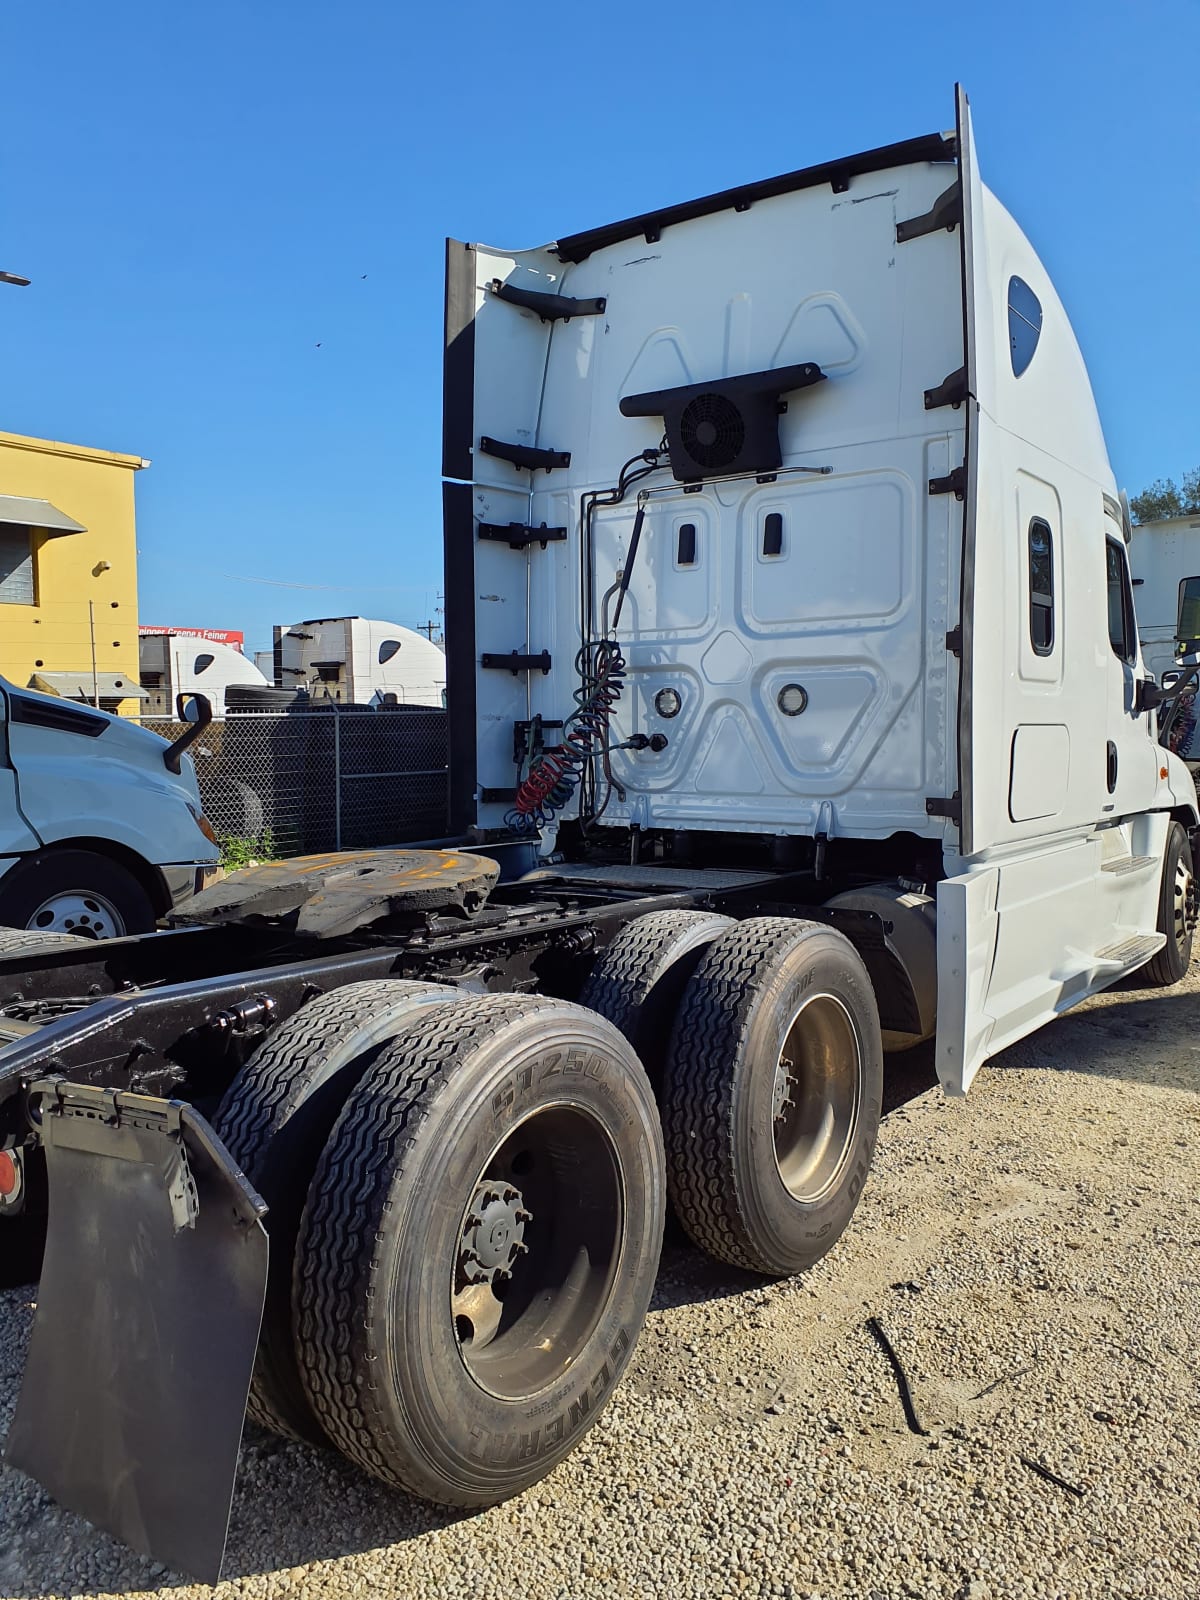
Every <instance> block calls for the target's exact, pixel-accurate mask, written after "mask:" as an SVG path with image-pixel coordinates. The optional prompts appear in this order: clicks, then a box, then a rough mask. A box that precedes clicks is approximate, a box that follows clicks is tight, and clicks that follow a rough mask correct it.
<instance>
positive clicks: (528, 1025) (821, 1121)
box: [216, 912, 882, 1507]
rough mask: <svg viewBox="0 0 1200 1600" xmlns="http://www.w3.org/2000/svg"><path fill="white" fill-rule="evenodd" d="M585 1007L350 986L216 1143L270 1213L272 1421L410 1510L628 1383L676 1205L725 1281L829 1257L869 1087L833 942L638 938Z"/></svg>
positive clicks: (225, 1113)
mask: <svg viewBox="0 0 1200 1600" xmlns="http://www.w3.org/2000/svg"><path fill="white" fill-rule="evenodd" d="M582 998H583V999H584V1000H586V1001H588V1002H590V1004H586V1005H585V1004H579V1005H576V1004H570V1003H567V1002H564V1001H559V1000H550V999H545V998H542V997H539V996H526V995H491V994H489V995H471V994H467V993H465V992H464V991H461V990H458V989H455V988H452V987H449V986H444V985H438V984H431V983H419V982H403V981H392V980H385V981H380V982H373V983H364V984H354V985H350V986H348V987H347V988H344V989H341V990H338V991H335V992H333V993H331V994H328V995H325V996H322V997H320V998H319V999H316V1000H314V1001H312V1002H310V1004H308V1005H307V1006H305V1007H304V1008H302V1010H301V1011H300V1012H298V1013H297V1014H296V1015H295V1016H294V1017H292V1018H291V1019H290V1020H289V1021H288V1022H287V1023H285V1024H284V1025H283V1026H282V1027H280V1028H279V1029H278V1030H277V1031H276V1032H275V1033H274V1034H273V1035H272V1036H271V1037H270V1038H269V1039H268V1040H267V1041H266V1043H265V1044H264V1045H263V1046H261V1047H260V1049H259V1050H258V1052H257V1053H256V1054H255V1056H254V1057H252V1058H251V1060H250V1061H249V1062H248V1063H247V1065H246V1066H245V1067H244V1068H243V1069H242V1072H241V1073H240V1074H239V1075H238V1077H237V1078H236V1079H235V1081H234V1083H233V1084H232V1086H231V1088H230V1090H229V1092H228V1094H227V1095H226V1098H225V1100H224V1101H223V1103H222V1106H221V1107H220V1109H219V1111H218V1113H217V1116H216V1126H217V1131H218V1132H219V1133H220V1134H221V1136H222V1138H223V1139H224V1140H225V1142H226V1143H227V1144H228V1146H229V1148H230V1150H231V1151H232V1153H233V1154H234V1156H235V1157H236V1158H237V1159H238V1161H239V1162H240V1164H241V1165H242V1166H243V1168H244V1170H245V1171H246V1173H247V1175H248V1177H249V1178H250V1179H251V1181H252V1182H253V1183H254V1184H255V1186H256V1187H257V1188H259V1189H260V1190H261V1192H262V1193H263V1194H264V1197H265V1198H266V1199H267V1201H268V1203H269V1205H270V1207H271V1211H270V1214H269V1218H268V1227H269V1230H270V1233H271V1243H272V1266H271V1273H270V1280H269V1283H268V1294H267V1307H266V1311H265V1314H264V1320H263V1331H262V1336H261V1340H260V1347H259V1353H258V1359H257V1363H256V1367H255V1373H254V1379H253V1386H252V1390H251V1398H250V1411H251V1414H252V1415H253V1416H255V1417H256V1418H257V1419H258V1420H259V1421H261V1422H263V1423H266V1424H267V1425H269V1426H271V1427H273V1428H275V1429H276V1430H278V1431H280V1432H282V1433H284V1434H288V1435H291V1436H294V1437H302V1438H308V1439H313V1440H326V1441H328V1442H331V1443H333V1444H334V1445H336V1446H337V1447H338V1448H339V1449H340V1450H341V1451H342V1452H343V1453H344V1454H345V1455H346V1456H348V1457H349V1458H350V1459H351V1460H352V1461H355V1462H356V1463H358V1464H359V1465H360V1466H362V1467H363V1468H365V1469H366V1470H367V1471H369V1472H371V1473H372V1474H374V1475H375V1476H376V1477H378V1478H381V1479H382V1480H384V1481H385V1482H387V1483H390V1484H393V1485H395V1486H396V1487H398V1488H401V1489H404V1490H408V1491H410V1492H412V1493H414V1494H417V1495H420V1496H421V1497H423V1498H426V1499H429V1500H433V1501H436V1502H439V1503H442V1504H445V1505H451V1506H459V1507H476V1506H482V1505H487V1504H491V1503H494V1502H496V1501H498V1500H502V1499H505V1498H507V1497H508V1496H510V1495H512V1494H515V1493H517V1492H518V1491H520V1490H521V1489H523V1488H526V1487H528V1486H529V1485H530V1484H531V1483H534V1482H536V1481H537V1480H538V1479H539V1478H541V1477H543V1476H544V1475H545V1473H547V1472H548V1471H549V1470H550V1469H551V1468H552V1467H553V1466H554V1465H555V1464H556V1463H557V1462H558V1461H560V1460H561V1459H562V1458H563V1457H564V1456H565V1455H566V1454H567V1453H568V1452H569V1451H570V1450H571V1449H572V1448H573V1447H574V1446H575V1444H577V1443H578V1441H579V1439H580V1437H581V1436H582V1434H583V1433H584V1432H585V1431H586V1430H587V1429H588V1428H589V1427H590V1426H591V1425H592V1424H593V1423H594V1422H595V1420H596V1418H597V1416H598V1415H599V1412H600V1411H601V1409H602V1408H603V1406H604V1404H605V1402H606V1401H607V1399H608V1397H609V1395H610V1394H611V1392H612V1390H613V1389H614V1387H615V1385H616V1383H617V1382H618V1381H619V1379H620V1376H621V1373H622V1371H623V1370H624V1368H625V1365H626V1363H627V1362H628V1360H629V1357H630V1355H631V1353H632V1350H633V1346H634V1344H635V1342H636V1339H637V1336H638V1333H639V1330H640V1328H641V1324H642V1321H643V1319H644V1316H645V1313H646V1308H647V1306H648V1304H649V1300H650V1295H651V1292H652V1290H653V1286H654V1278H655V1273H656V1269H657V1265H658V1257H659V1252H660V1247H661V1241H662V1233H663V1222H664V1216H665V1212H666V1207H667V1190H668V1188H669V1191H670V1197H671V1201H672V1202H673V1204H674V1207H675V1210H676V1212H677V1213H678V1215H679V1217H680V1219H681V1221H682V1222H683V1225H684V1227H685V1228H686V1229H687V1231H688V1232H689V1233H690V1234H691V1236H692V1237H693V1239H695V1241H696V1242H697V1243H698V1244H700V1245H701V1247H702V1248H704V1249H705V1250H707V1251H708V1252H709V1253H710V1254H712V1255H714V1256H716V1257H718V1258H719V1259H721V1260H723V1261H727V1262H731V1263H734V1264H736V1265H738V1266H742V1267H749V1268H752V1269H753V1270H756V1271H760V1272H766V1273H773V1274H784V1273H790V1272H795V1271H799V1270H802V1269H803V1268H804V1267H806V1266H808V1265H810V1264H811V1263H812V1262H813V1261H815V1260H816V1259H817V1258H818V1257H819V1256H820V1255H822V1254H823V1253H824V1252H825V1251H826V1250H827V1249H828V1248H829V1247H830V1245H831V1244H832V1243H833V1242H834V1240H835V1239H836V1238H837V1237H838V1235H839V1234H840V1232H841V1231H842V1229H843V1228H844V1227H845V1225H846V1222H847V1221H848V1220H849V1217H850V1214H851V1212H852V1211H853V1208H854V1204H855V1202H856V1200H857V1197H858V1194H859V1192H860V1191H861V1187H862V1181H863V1178H864V1177H865V1174H866V1169H867V1166H868V1164H869V1161H870V1155H871V1149H872V1146H873V1144H874V1138H875V1130H876V1128H877V1125H878V1116H879V1093H880V1079H881V1072H882V1054H881V1050H880V1045H879V1025H878V1019H877V1016H876V1014H875V1010H874V1002H873V999H872V996H871V990H870V985H869V983H868V981H867V977H866V973H865V971H864V970H863V968H862V965H861V962H860V961H859V959H858V957H857V956H856V955H855V953H854V951H853V949H852V948H851V947H850V946H849V945H848V944H847V943H846V941H845V940H844V939H842V938H841V937H840V936H839V935H837V934H835V933H833V932H832V931H831V930H829V929H828V928H826V927H824V926H822V925H817V924H810V923H802V922H797V921H789V920H783V919H758V918H756V919H752V920H751V921H748V922H743V923H733V922H731V921H730V920H729V919H728V918H724V917H716V916H711V915H708V914H706V913H691V912H685V913H679V912H668V913H662V914H659V915H656V916H651V917H646V918H641V919H639V920H638V921H636V922H634V923H631V924H629V925H627V926H626V928H625V929H624V930H622V932H621V933H620V934H619V935H618V937H617V938H616V939H615V940H614V941H613V943H612V944H611V945H610V946H609V947H608V949H607V950H606V951H605V952H604V954H603V956H602V957H601V959H600V961H599V962H598V963H597V965H596V968H595V970H594V972H593V974H592V978H591V979H590V980H589V983H588V985H587V987H586V989H585V991H584V995H583V997H582ZM602 1011H603V1012H606V1013H607V1015H601V1014H600V1012H602ZM643 1058H644V1060H645V1063H646V1066H645V1067H643ZM646 1068H649V1076H648V1075H647V1070H646ZM651 1078H653V1080H654V1086H653V1087H652V1083H651ZM656 1089H657V1095H656ZM660 1110H661V1121H660ZM664 1132H665V1147H664Z"/></svg>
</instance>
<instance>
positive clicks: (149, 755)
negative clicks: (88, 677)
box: [0, 678, 220, 943]
mask: <svg viewBox="0 0 1200 1600" xmlns="http://www.w3.org/2000/svg"><path fill="white" fill-rule="evenodd" d="M205 715H207V711H206V712H205ZM206 725H207V724H206V723H205V724H203V725H202V724H201V723H200V722H195V723H193V724H192V725H191V726H190V727H189V728H188V729H187V731H186V733H185V734H184V735H183V736H182V738H181V739H180V740H179V741H177V742H176V743H175V744H169V743H168V742H167V740H165V739H162V738H160V737H159V735H158V734H156V733H152V732H150V731H149V729H146V728H141V727H139V726H138V725H137V724H136V723H134V722H130V721H129V720H128V719H127V718H125V717H116V716H112V715H110V714H109V713H108V712H106V711H100V710H98V709H95V708H93V707H91V706H85V705H80V704H78V703H76V702H74V701H71V700H63V699H60V698H59V697H58V696H56V695H48V694H39V693H38V692H37V691H36V690H33V689H19V688H17V687H16V685H15V684H11V683H8V682H6V681H5V680H4V679H2V678H0V937H3V936H4V935H3V930H4V929H6V928H20V929H28V930H30V931H31V934H46V935H49V934H55V935H64V934H65V935H68V936H70V937H72V938H75V939H113V938H121V937H123V936H125V935H126V934H134V933H146V932H148V931H149V930H150V929H152V928H153V927H154V925H155V923H156V922H157V920H158V919H159V918H160V917H162V916H164V915H165V914H166V913H167V912H168V911H170V910H172V908H173V907H175V906H178V905H179V904H180V903H181V902H182V901H184V900H186V899H187V898H188V897H189V896H190V895H192V894H194V893H195V892H196V890H197V889H200V888H202V887H203V886H204V883H205V882H206V881H207V880H208V879H209V878H211V877H212V876H213V875H214V869H215V868H216V865H217V862H218V860H219V858H220V851H219V849H218V847H217V844H216V840H215V838H214V836H213V831H212V827H211V825H210V824H209V823H208V821H207V820H206V818H205V817H204V814H203V811H202V809H201V802H200V790H199V787H198V786H197V782H196V769H195V766H194V765H193V763H192V758H191V756H189V755H186V754H185V753H184V752H185V750H186V748H187V746H188V745H189V744H190V743H192V742H193V740H194V739H195V737H197V735H198V734H199V733H200V732H201V731H202V727H203V726H206ZM25 942H26V943H28V940H27V941H25Z"/></svg>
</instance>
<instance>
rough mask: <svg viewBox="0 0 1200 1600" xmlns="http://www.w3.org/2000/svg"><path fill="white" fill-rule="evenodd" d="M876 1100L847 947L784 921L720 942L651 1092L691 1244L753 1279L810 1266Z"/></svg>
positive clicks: (857, 1174) (874, 1059)
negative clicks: (659, 1084)
mask: <svg viewBox="0 0 1200 1600" xmlns="http://www.w3.org/2000/svg"><path fill="white" fill-rule="evenodd" d="M882 1092H883V1047H882V1044H881V1041H880V1032H879V1012H878V1009H877V1007H876V1004H875V995H874V992H873V991H872V988H871V983H870V979H869V978H868V976H867V971H866V968H865V967H864V966H863V963H862V961H861V959H860V958H859V956H858V953H857V951H856V950H855V949H854V947H853V946H852V945H851V944H850V942H849V940H847V939H846V938H844V937H843V936H842V935H841V934H840V933H837V932H835V931H834V930H833V929H832V928H829V927H827V926H825V925H824V924H821V923H814V922H802V921H798V920H791V919H787V918H780V917H753V918H750V919H748V920H747V921H745V922H739V923H737V924H736V925H735V926H734V927H732V928H731V929H729V931H728V932H727V933H724V934H722V935H721V936H720V938H718V939H717V940H716V941H715V942H714V943H713V944H711V945H710V946H709V948H708V950H707V951H706V952H705V954H704V956H703V957H702V959H701V961H700V965H699V966H698V967H697V969H696V972H695V974H694V976H693V977H692V979H691V982H690V983H689V984H688V986H687V989H686V990H685V992H684V996H683V1001H682V1004H681V1005H680V1008H679V1016H678V1019H677V1020H676V1023H675V1029H674V1032H673V1034H672V1036H671V1043H670V1048H669V1050H668V1052H667V1064H666V1072H665V1076H664V1081H663V1092H662V1096H661V1106H662V1119H663V1134H664V1138H665V1141H666V1152H667V1182H668V1185H669V1190H670V1195H671V1200H672V1202H673V1204H674V1208H675V1211H676V1213H677V1215H678V1217H679V1219H680V1221H681V1222H682V1223H683V1225H684V1227H685V1228H686V1229H687V1231H688V1233H689V1234H690V1235H691V1237H692V1239H693V1240H694V1241H695V1242H696V1244H698V1245H699V1246H700V1248H701V1249H702V1250H705V1251H707V1253H708V1254H709V1255H711V1256H714V1257H716V1258H717V1260H720V1261H728V1262H730V1263H731V1264H732V1265H734V1266H738V1267H746V1268H749V1269H750V1270H751V1271H755V1272H764V1273H771V1274H775V1275H779V1276H785V1275H787V1274H790V1273H794V1272H802V1271H803V1270H804V1269H805V1268H806V1267H810V1266H812V1264H813V1263H814V1262H815V1261H817V1260H819V1259H820V1257H821V1256H823V1255H824V1254H825V1252H826V1251H827V1250H828V1249H829V1248H830V1246H831V1245H832V1244H833V1243H834V1241H835V1240H836V1239H837V1238H838V1236H839V1235H840V1234H841V1233H842V1231H843V1229H844V1228H845V1226H846V1224H847V1223H848V1222H849V1220H850V1217H851V1215H852V1214H853V1211H854V1208H855V1206H856V1205H857V1204H858V1199H859V1195H860V1194H861V1193H862V1189H863V1185H864V1183H865V1182H866V1177H867V1170H868V1168H869V1167H870V1164H871V1155H872V1153H873V1151H874V1148H875V1137H876V1134H877V1132H878V1129H879V1115H880V1103H881V1098H882Z"/></svg>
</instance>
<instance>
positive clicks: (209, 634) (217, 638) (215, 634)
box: [138, 622, 246, 650]
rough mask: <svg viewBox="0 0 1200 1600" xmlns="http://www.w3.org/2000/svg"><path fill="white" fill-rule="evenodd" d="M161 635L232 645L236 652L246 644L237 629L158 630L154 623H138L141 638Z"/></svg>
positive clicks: (243, 635)
mask: <svg viewBox="0 0 1200 1600" xmlns="http://www.w3.org/2000/svg"><path fill="white" fill-rule="evenodd" d="M161 633H170V634H174V635H175V637H176V638H178V639H207V640H208V642H209V643H210V644H230V645H232V646H233V648H234V649H235V650H240V649H241V648H242V646H243V645H244V644H245V642H246V635H245V634H244V633H242V632H239V631H238V629H236V628H156V627H155V626H154V625H153V623H149V622H139V623H138V637H139V638H148V637H150V636H151V635H154V634H161Z"/></svg>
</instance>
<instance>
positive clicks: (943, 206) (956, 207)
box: [896, 178, 963, 244]
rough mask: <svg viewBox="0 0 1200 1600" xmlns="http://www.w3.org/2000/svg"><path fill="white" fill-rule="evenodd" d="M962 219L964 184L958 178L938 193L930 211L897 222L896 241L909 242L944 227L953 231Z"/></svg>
mask: <svg viewBox="0 0 1200 1600" xmlns="http://www.w3.org/2000/svg"><path fill="white" fill-rule="evenodd" d="M962 219H963V209H962V185H961V184H960V183H959V181H958V179H957V178H956V179H955V180H954V182H953V183H952V184H951V185H950V187H949V188H948V189H947V190H945V192H944V193H942V194H940V195H938V197H937V199H936V200H935V201H934V202H933V205H932V206H931V207H930V208H929V210H928V211H926V212H924V213H923V214H922V215H921V216H919V217H910V218H909V219H908V221H907V222H898V223H897V224H896V243H897V244H907V243H908V241H909V240H910V239H920V238H921V237H922V235H923V234H926V233H937V232H938V231H939V230H940V229H942V228H945V229H946V230H947V232H952V231H953V230H954V229H955V228H957V227H958V225H959V223H960V222H961V221H962Z"/></svg>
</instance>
